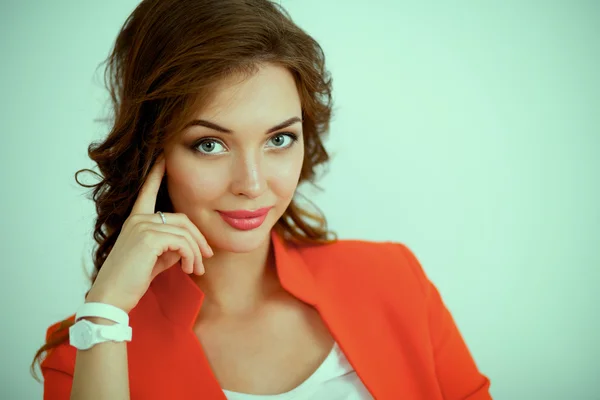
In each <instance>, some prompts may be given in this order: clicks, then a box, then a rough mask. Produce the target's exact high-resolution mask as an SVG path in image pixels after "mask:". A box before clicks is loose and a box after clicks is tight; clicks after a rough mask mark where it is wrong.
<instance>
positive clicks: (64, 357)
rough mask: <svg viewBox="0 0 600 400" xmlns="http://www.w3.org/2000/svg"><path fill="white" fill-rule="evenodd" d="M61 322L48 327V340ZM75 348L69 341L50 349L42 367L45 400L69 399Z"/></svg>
mask: <svg viewBox="0 0 600 400" xmlns="http://www.w3.org/2000/svg"><path fill="white" fill-rule="evenodd" d="M58 325H59V324H55V325H53V326H51V327H50V328H48V331H47V334H46V340H48V339H49V338H50V336H51V335H52V333H53V332H54V331H56V329H57V328H58ZM75 354H76V350H75V348H72V347H71V346H70V345H69V343H68V341H67V342H65V343H62V344H60V345H58V347H55V348H53V349H51V350H49V352H48V354H47V355H46V358H45V359H44V360H43V361H42V363H41V365H40V369H41V371H42V376H43V378H44V400H69V399H70V397H71V386H72V384H73V371H74V368H75Z"/></svg>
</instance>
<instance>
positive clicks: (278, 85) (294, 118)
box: [165, 65, 304, 253]
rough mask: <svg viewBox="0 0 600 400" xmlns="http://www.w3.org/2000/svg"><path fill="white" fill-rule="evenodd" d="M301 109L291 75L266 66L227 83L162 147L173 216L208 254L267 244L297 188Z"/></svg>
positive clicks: (301, 150)
mask: <svg viewBox="0 0 600 400" xmlns="http://www.w3.org/2000/svg"><path fill="white" fill-rule="evenodd" d="M301 110H302V109H301V104H300V98H299V95H298V91H297V89H296V85H295V82H294V79H293V77H292V75H291V74H290V73H289V71H288V70H287V69H285V68H283V67H279V66H274V65H266V66H263V67H262V68H261V69H260V71H259V72H258V73H257V74H256V75H254V76H252V77H251V78H249V79H247V80H246V81H244V82H242V83H240V82H239V79H238V80H235V79H234V80H230V81H227V82H225V83H224V84H223V85H222V86H221V88H220V89H219V90H218V91H217V94H216V96H215V97H214V98H213V100H212V102H211V103H210V104H209V105H208V106H207V107H206V108H204V109H203V110H201V111H200V112H198V114H197V115H196V116H195V117H194V120H195V122H193V123H192V125H190V126H189V127H187V128H186V129H185V130H184V131H183V132H182V134H181V136H180V137H178V138H177V139H176V140H175V141H174V142H173V143H170V144H169V145H168V146H167V147H166V148H165V156H166V171H167V187H168V192H169V196H170V198H171V201H172V203H173V207H174V209H175V212H181V213H184V214H186V215H187V216H188V217H189V218H190V220H191V221H192V222H193V223H194V224H195V225H196V226H197V227H198V228H199V229H200V232H202V234H203V235H204V236H205V237H206V239H207V241H208V243H209V244H210V245H211V247H212V248H213V250H215V251H218V250H224V251H231V252H236V253H241V252H249V251H252V250H254V249H256V248H258V247H259V246H260V245H261V244H262V243H264V241H265V240H267V239H268V238H269V234H270V231H271V228H273V226H274V225H275V223H276V222H277V220H278V219H279V217H281V215H282V214H283V212H284V211H285V210H286V208H287V207H288V205H289V204H290V202H291V200H292V197H293V195H294V192H295V190H296V187H297V185H298V180H299V177H300V171H301V168H302V160H303V159H304V142H303V137H302V122H301V116H302V111H301ZM282 124H283V125H284V126H282ZM257 210H258V211H257Z"/></svg>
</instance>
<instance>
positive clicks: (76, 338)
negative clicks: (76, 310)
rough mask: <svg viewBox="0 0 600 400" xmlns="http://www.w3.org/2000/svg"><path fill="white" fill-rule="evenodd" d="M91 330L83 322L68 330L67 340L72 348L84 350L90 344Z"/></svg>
mask: <svg viewBox="0 0 600 400" xmlns="http://www.w3.org/2000/svg"><path fill="white" fill-rule="evenodd" d="M92 335H93V332H92V329H91V328H90V327H89V326H88V324H86V323H85V322H84V321H79V322H77V323H76V324H75V325H73V326H72V327H71V328H70V329H69V339H70V342H71V345H72V346H75V347H76V348H78V349H81V350H86V349H89V348H90V347H91V344H92Z"/></svg>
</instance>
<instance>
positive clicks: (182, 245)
mask: <svg viewBox="0 0 600 400" xmlns="http://www.w3.org/2000/svg"><path fill="white" fill-rule="evenodd" d="M148 232H151V233H152V234H153V235H154V238H155V240H156V241H155V243H157V244H158V247H159V249H160V250H159V251H160V254H158V256H161V255H162V254H164V253H166V252H169V251H172V252H176V253H177V254H179V256H180V257H181V269H182V270H183V272H185V273H187V274H190V273H192V272H193V271H194V252H193V251H192V249H191V248H190V245H189V242H188V241H187V240H186V239H185V237H183V236H179V235H173V234H171V233H168V232H162V231H153V230H152V231H148ZM173 265H174V264H171V265H164V266H163V268H162V270H161V271H157V275H158V274H160V273H161V272H163V271H165V270H166V269H168V268H170V267H171V266H173Z"/></svg>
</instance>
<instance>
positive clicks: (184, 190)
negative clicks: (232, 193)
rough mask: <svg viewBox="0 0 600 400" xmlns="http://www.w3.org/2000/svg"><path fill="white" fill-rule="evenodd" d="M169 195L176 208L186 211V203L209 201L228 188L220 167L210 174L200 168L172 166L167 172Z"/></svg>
mask: <svg viewBox="0 0 600 400" xmlns="http://www.w3.org/2000/svg"><path fill="white" fill-rule="evenodd" d="M167 178H168V188H169V196H170V197H171V200H172V202H173V205H174V206H175V208H179V209H181V211H182V212H185V211H184V210H185V208H186V205H188V206H189V205H191V204H193V205H194V206H198V205H199V203H200V204H201V203H209V202H211V201H213V200H215V199H217V198H219V197H220V196H222V194H223V192H224V191H225V190H226V189H227V188H226V182H227V180H226V179H224V177H223V176H221V174H220V170H219V169H218V168H213V169H211V173H210V174H206V173H202V171H201V170H200V168H193V167H186V168H172V169H171V170H169V172H167Z"/></svg>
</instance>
